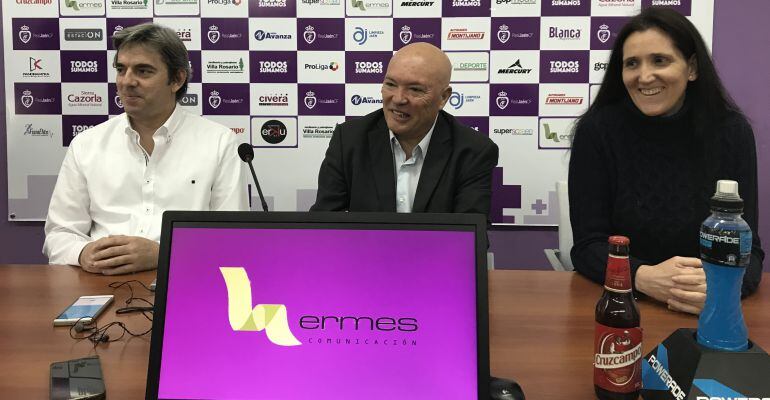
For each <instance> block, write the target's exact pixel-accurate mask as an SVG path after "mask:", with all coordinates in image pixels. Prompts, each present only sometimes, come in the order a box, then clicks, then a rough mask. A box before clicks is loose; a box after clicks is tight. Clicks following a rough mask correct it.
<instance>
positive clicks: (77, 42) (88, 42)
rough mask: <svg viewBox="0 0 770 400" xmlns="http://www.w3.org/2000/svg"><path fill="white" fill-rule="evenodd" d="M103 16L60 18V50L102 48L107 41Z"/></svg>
mask: <svg viewBox="0 0 770 400" xmlns="http://www.w3.org/2000/svg"><path fill="white" fill-rule="evenodd" d="M106 26H107V25H106V20H105V19H104V18H62V19H61V22H60V23H59V29H60V31H59V37H60V38H61V49H62V50H102V51H104V49H105V47H106V43H107V35H106V34H105V30H106Z"/></svg>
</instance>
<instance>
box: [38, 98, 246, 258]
mask: <svg viewBox="0 0 770 400" xmlns="http://www.w3.org/2000/svg"><path fill="white" fill-rule="evenodd" d="M153 139H154V141H155V147H154V149H153V151H152V155H149V154H147V152H146V151H145V150H144V149H143V148H142V147H141V146H140V144H139V133H137V132H136V131H135V130H134V129H132V128H131V125H130V123H129V120H128V116H127V115H126V114H122V115H120V116H117V117H114V118H112V119H110V120H108V121H106V122H104V123H102V124H99V125H97V126H95V127H93V128H91V129H88V130H85V131H83V132H82V133H80V134H78V135H77V136H76V137H75V138H74V139H73V140H72V143H70V146H69V149H68V150H67V154H66V156H65V157H64V162H63V163H62V166H61V170H60V171H59V177H58V179H57V181H56V187H55V188H54V191H53V196H52V197H51V204H50V206H49V207H48V217H47V218H46V222H45V244H44V245H43V252H44V253H45V254H46V255H47V256H48V259H49V262H50V263H51V264H71V265H79V260H78V259H79V257H80V252H81V251H82V249H83V247H84V246H85V245H86V244H88V243H89V242H91V241H95V240H97V239H100V238H103V237H106V236H110V235H129V236H141V237H144V238H147V239H150V240H154V241H158V240H159V239H160V228H161V220H162V215H163V212H164V211H166V210H248V197H247V194H246V180H245V177H246V175H245V169H244V168H243V163H242V162H241V160H240V159H239V158H238V153H237V145H238V143H237V140H236V137H235V134H233V133H232V131H231V130H230V129H229V128H227V127H225V126H223V125H221V124H218V123H215V122H212V121H208V120H206V119H203V118H201V117H200V116H197V115H193V114H190V113H188V112H186V111H184V110H182V109H181V108H180V107H178V106H177V107H176V109H175V110H174V112H173V113H172V114H171V116H170V117H169V118H168V120H167V121H166V122H165V123H164V124H163V125H162V126H161V127H160V128H158V130H157V131H155V133H154V134H153Z"/></svg>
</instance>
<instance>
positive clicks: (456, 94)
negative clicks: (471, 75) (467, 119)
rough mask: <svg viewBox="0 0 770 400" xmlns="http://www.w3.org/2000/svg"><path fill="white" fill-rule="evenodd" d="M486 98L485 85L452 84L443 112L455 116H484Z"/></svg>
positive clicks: (487, 93)
mask: <svg viewBox="0 0 770 400" xmlns="http://www.w3.org/2000/svg"><path fill="white" fill-rule="evenodd" d="M488 96H489V92H488V89H487V87H486V85H478V84H467V83H466V84H463V83H460V84H454V85H452V94H451V95H450V96H449V101H447V103H446V105H444V111H446V112H448V113H450V114H452V115H457V116H476V115H486V111H487V110H488V109H489V97H488Z"/></svg>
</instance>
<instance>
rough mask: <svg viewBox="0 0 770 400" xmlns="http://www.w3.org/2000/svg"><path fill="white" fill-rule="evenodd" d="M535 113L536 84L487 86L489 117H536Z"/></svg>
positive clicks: (536, 107)
mask: <svg viewBox="0 0 770 400" xmlns="http://www.w3.org/2000/svg"><path fill="white" fill-rule="evenodd" d="M537 113H538V85H537V84H492V85H489V115H495V116H507V115H513V116H519V115H521V116H529V115H531V116H536V115H537Z"/></svg>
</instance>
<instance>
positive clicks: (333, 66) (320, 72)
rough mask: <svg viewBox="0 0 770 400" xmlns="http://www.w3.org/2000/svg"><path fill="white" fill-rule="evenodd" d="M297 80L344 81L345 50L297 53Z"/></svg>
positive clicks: (302, 81) (311, 81) (304, 81)
mask: <svg viewBox="0 0 770 400" xmlns="http://www.w3.org/2000/svg"><path fill="white" fill-rule="evenodd" d="M297 82H299V83H313V82H318V83H330V82H331V83H345V52H344V51H305V52H300V53H298V55H297Z"/></svg>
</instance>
